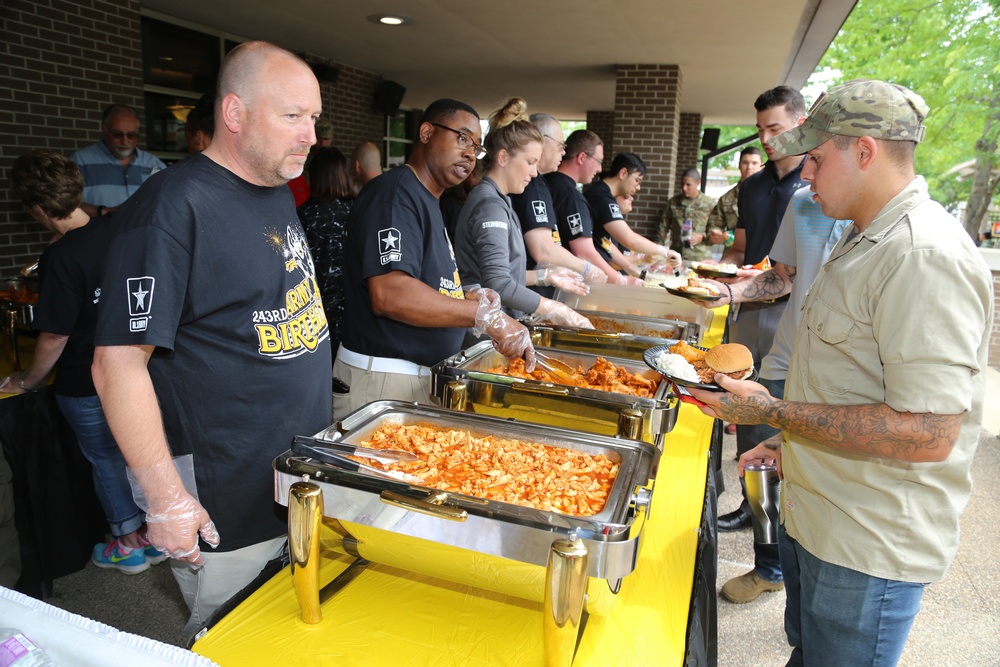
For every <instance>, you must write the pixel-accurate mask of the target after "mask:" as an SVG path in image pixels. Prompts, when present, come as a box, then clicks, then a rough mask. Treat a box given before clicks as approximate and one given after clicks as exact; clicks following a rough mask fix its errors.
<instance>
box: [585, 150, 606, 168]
mask: <svg viewBox="0 0 1000 667" xmlns="http://www.w3.org/2000/svg"><path fill="white" fill-rule="evenodd" d="M584 155H586V156H587V157H589V158H590V159H591V160H593V161H594V162H596V163H597V164H598V166H602V167H603V166H604V160H598V159H597V158H596V157H594V156H593V155H591V154H590V153H584Z"/></svg>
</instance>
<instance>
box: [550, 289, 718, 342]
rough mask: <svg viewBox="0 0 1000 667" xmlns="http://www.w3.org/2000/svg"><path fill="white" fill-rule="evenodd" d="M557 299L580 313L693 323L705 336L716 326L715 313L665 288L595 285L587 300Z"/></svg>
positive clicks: (566, 296) (563, 296)
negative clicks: (706, 332) (714, 322)
mask: <svg viewBox="0 0 1000 667" xmlns="http://www.w3.org/2000/svg"><path fill="white" fill-rule="evenodd" d="M555 298H556V299H558V300H559V301H562V302H563V303H565V304H566V305H568V306H569V307H570V308H572V309H573V310H577V311H587V312H596V313H602V314H605V315H607V314H611V313H616V314H619V315H631V316H635V317H642V318H651V319H657V320H676V321H680V322H691V323H694V324H697V325H698V326H699V328H700V331H702V332H704V331H708V330H709V328H711V325H712V318H713V311H712V310H711V309H708V308H702V307H701V306H698V305H697V304H695V303H693V302H692V301H690V300H689V299H685V298H683V297H677V296H673V295H671V294H669V293H668V292H667V290H665V289H663V288H662V287H660V288H658V289H638V288H635V287H623V286H621V285H591V286H590V293H589V294H587V295H585V296H580V295H577V294H571V293H569V292H564V291H562V290H557V291H556V294H555Z"/></svg>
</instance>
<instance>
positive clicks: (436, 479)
mask: <svg viewBox="0 0 1000 667" xmlns="http://www.w3.org/2000/svg"><path fill="white" fill-rule="evenodd" d="M361 444H363V445H365V446H366V447H372V448H374V449H401V450H404V451H408V452H412V453H414V454H416V455H417V456H419V457H420V459H419V460H418V461H410V462H406V463H391V464H384V463H380V462H378V461H374V460H372V461H371V462H370V465H372V466H375V467H377V468H381V469H383V470H400V471H403V472H407V473H409V474H411V475H416V476H417V477H420V478H421V479H422V480H424V483H425V484H426V485H427V486H429V487H431V488H435V489H440V490H442V491H450V492H453V493H462V494H465V495H469V496H474V497H476V498H485V499H487V500H496V501H499V502H504V503H511V504H513V505H522V506H525V507H533V508H535V509H539V510H545V511H554V512H560V513H562V514H570V515H574V516H592V515H594V514H598V513H599V512H600V511H601V510H602V509H604V506H605V504H607V501H608V494H609V493H610V491H611V487H612V485H613V484H614V481H615V477H616V476H617V475H618V464H617V463H615V462H613V461H612V460H611V459H609V458H608V457H607V456H604V455H603V454H589V453H586V452H581V451H577V450H574V449H567V448H562V447H552V446H549V445H542V444H539V443H533V442H524V441H521V440H516V439H512V438H503V437H499V436H494V435H487V436H484V437H477V436H474V435H472V434H470V433H468V432H467V431H462V430H458V429H448V428H439V427H436V426H427V425H420V424H401V423H398V422H387V423H385V424H382V425H381V426H379V428H378V429H377V430H375V431H374V432H373V433H372V434H371V435H370V436H369V437H368V439H366V440H365V441H364V442H363V443H361ZM366 462H367V461H366Z"/></svg>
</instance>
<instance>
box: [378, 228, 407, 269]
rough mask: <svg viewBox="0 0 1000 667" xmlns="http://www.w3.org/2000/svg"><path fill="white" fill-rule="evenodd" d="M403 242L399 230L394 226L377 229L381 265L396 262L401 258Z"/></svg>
mask: <svg viewBox="0 0 1000 667" xmlns="http://www.w3.org/2000/svg"><path fill="white" fill-rule="evenodd" d="M402 250H403V244H402V238H401V237H400V234H399V230H398V229H396V228H395V227H389V228H388V229H382V230H379V233H378V254H379V261H380V262H381V263H382V266H385V265H386V264H388V263H389V262H398V261H400V260H401V259H402V258H403V252H402Z"/></svg>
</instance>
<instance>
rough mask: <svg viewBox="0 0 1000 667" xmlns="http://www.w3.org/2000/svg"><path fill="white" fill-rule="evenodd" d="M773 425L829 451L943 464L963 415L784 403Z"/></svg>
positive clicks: (882, 406) (883, 407) (873, 406)
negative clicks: (818, 444) (831, 449)
mask: <svg viewBox="0 0 1000 667" xmlns="http://www.w3.org/2000/svg"><path fill="white" fill-rule="evenodd" d="M771 416H772V417H773V422H772V423H774V425H775V426H776V427H778V428H781V429H784V430H788V431H792V432H794V433H797V434H799V435H802V436H805V437H806V438H809V439H810V440H813V441H815V442H818V443H820V444H822V445H826V446H827V447H831V448H833V449H838V450H840V451H845V452H854V453H856V454H862V455H865V456H874V457H878V458H885V459H894V460H897V461H910V462H926V461H943V460H945V459H946V458H948V455H949V454H950V453H951V449H952V447H954V446H955V441H956V440H957V438H958V433H959V429H960V427H961V424H962V415H961V414H957V415H936V414H917V413H909V412H896V411H895V410H893V409H892V408H890V407H889V406H888V405H885V404H882V403H878V404H870V405H817V404H813V403H791V402H784V401H783V402H781V404H780V405H779V406H777V408H776V409H775V410H774V411H773V412H772V413H771Z"/></svg>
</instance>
